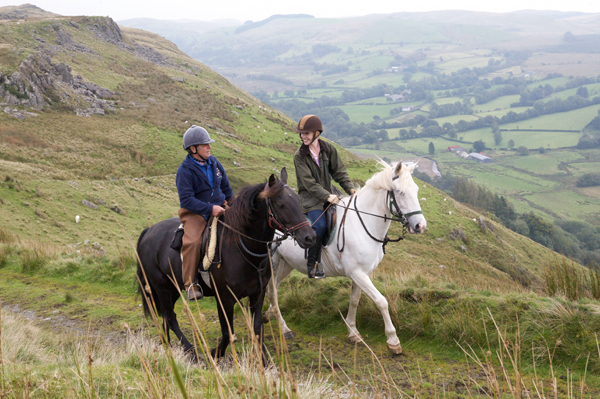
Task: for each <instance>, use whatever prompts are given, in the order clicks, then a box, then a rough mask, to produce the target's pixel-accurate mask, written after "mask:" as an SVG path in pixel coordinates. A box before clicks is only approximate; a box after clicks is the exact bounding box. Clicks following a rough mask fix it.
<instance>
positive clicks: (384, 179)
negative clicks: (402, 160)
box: [365, 160, 413, 191]
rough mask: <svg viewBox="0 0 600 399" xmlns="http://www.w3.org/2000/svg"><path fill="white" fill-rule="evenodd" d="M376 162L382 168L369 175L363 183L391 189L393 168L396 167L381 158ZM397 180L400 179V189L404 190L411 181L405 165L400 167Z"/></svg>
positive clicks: (367, 185)
mask: <svg viewBox="0 0 600 399" xmlns="http://www.w3.org/2000/svg"><path fill="white" fill-rule="evenodd" d="M377 164H378V165H379V166H380V167H381V168H383V169H382V170H381V171H379V172H377V173H375V174H374V175H373V176H371V178H370V179H369V180H367V182H366V183H365V187H371V188H374V189H383V190H391V189H392V188H393V178H394V170H395V169H396V168H395V167H394V166H392V165H390V164H388V163H387V162H385V161H383V160H379V161H378V162H377ZM398 180H399V181H400V191H404V190H405V188H406V187H408V185H409V184H410V182H411V181H413V180H412V176H411V174H410V171H409V169H408V168H407V167H406V166H403V167H402V169H400V177H399V178H398Z"/></svg>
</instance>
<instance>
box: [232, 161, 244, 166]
mask: <svg viewBox="0 0 600 399" xmlns="http://www.w3.org/2000/svg"><path fill="white" fill-rule="evenodd" d="M233 164H234V165H235V166H238V167H239V166H242V165H240V163H239V162H237V161H233Z"/></svg>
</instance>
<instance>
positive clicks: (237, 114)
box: [231, 111, 240, 116]
mask: <svg viewBox="0 0 600 399" xmlns="http://www.w3.org/2000/svg"><path fill="white" fill-rule="evenodd" d="M231 113H232V114H234V115H235V116H240V114H239V113H237V112H235V111H231Z"/></svg>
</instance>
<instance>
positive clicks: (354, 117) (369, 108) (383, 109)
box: [338, 100, 402, 123]
mask: <svg viewBox="0 0 600 399" xmlns="http://www.w3.org/2000/svg"><path fill="white" fill-rule="evenodd" d="M365 101H368V100H365ZM401 106H402V105H399V104H385V105H342V106H340V107H338V108H340V109H341V110H342V111H344V112H345V113H346V115H348V116H349V117H350V122H356V123H361V122H364V123H370V122H373V116H374V115H379V117H380V118H385V117H387V116H390V111H391V110H392V109H394V108H398V107H401Z"/></svg>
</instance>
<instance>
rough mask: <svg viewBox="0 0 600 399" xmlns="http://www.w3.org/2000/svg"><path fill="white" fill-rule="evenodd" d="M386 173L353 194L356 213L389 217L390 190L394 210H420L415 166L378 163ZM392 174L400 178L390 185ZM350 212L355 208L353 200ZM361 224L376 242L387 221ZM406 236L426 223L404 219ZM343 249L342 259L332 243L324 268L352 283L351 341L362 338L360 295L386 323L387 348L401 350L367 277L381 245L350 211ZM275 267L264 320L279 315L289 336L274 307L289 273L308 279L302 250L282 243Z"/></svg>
mask: <svg viewBox="0 0 600 399" xmlns="http://www.w3.org/2000/svg"><path fill="white" fill-rule="evenodd" d="M381 164H382V165H383V166H384V169H383V170H382V171H381V172H378V173H376V174H375V175H373V177H371V179H369V181H367V183H366V184H365V187H363V188H362V189H361V190H360V191H359V192H358V193H357V194H356V205H357V207H358V209H359V210H360V211H364V212H368V213H372V214H376V215H381V216H384V215H387V216H388V217H390V216H391V214H390V211H389V208H388V204H387V203H386V195H387V192H388V190H393V191H394V194H395V197H396V201H397V202H398V206H399V207H400V210H401V211H402V212H403V213H410V212H415V211H420V210H421V205H420V202H419V197H418V191H419V187H418V186H417V184H416V183H415V182H414V181H413V179H412V176H411V173H412V171H413V170H414V168H415V166H416V164H413V165H410V166H407V165H403V166H400V167H396V168H394V167H392V166H390V165H388V164H386V163H384V162H381ZM396 173H399V177H398V178H397V179H395V180H393V177H394V176H395V174H396ZM340 205H342V206H348V205H350V203H349V197H345V198H343V199H342V201H341V203H340ZM342 206H338V207H337V213H338V215H337V220H338V229H339V222H340V221H341V220H342V216H343V212H344V208H343V207H342ZM351 209H354V201H353V204H352V207H351ZM361 216H362V219H363V222H364V224H365V226H366V228H367V229H368V231H369V232H370V233H371V235H373V236H374V237H377V238H378V239H383V237H385V235H386V233H387V231H388V229H389V227H390V224H391V221H390V220H389V219H388V220H383V219H381V218H377V217H373V216H369V215H366V214H362V215H361ZM408 221H409V225H410V231H411V233H412V232H414V231H418V232H421V233H422V232H423V231H424V230H425V228H426V226H427V221H426V220H425V217H424V216H423V215H422V214H416V215H412V216H410V217H409V218H408ZM345 235H346V245H345V249H344V251H343V252H342V254H341V256H340V253H339V251H338V249H337V245H336V239H334V241H333V243H332V245H329V246H328V247H325V248H323V252H322V256H321V257H322V263H321V264H322V266H323V269H324V271H325V275H326V276H327V277H348V278H350V279H352V293H351V295H350V306H349V309H348V315H347V316H346V323H347V324H348V330H349V338H350V339H351V340H356V339H358V337H360V333H359V332H358V329H357V328H356V310H357V308H358V302H359V300H360V293H361V291H364V292H365V293H366V294H367V295H368V296H369V297H370V298H371V299H372V300H373V301H374V302H375V304H376V305H377V308H378V309H379V311H380V312H381V315H382V317H383V321H384V324H385V334H386V336H387V344H388V347H390V349H391V348H392V347H394V348H395V350H397V347H399V345H400V340H399V339H398V336H397V335H396V328H395V327H394V325H393V323H392V320H391V317H390V313H389V306H388V302H387V300H386V299H385V297H384V296H383V295H382V294H381V293H380V292H379V291H378V290H377V288H376V287H375V286H374V285H373V282H372V281H371V279H370V278H369V274H370V273H371V272H372V271H373V270H374V269H375V268H376V267H377V265H379V263H380V262H381V260H382V259H383V250H382V246H381V243H379V242H376V241H374V240H372V239H371V238H370V237H369V235H368V234H367V232H366V231H365V229H364V228H363V226H362V223H361V222H360V220H359V218H358V216H357V214H356V212H354V211H353V210H349V211H348V213H347V215H346V226H345ZM336 238H337V237H336ZM273 264H274V266H275V267H276V271H275V273H274V275H273V278H274V286H275V290H273V284H269V289H268V295H269V300H270V302H271V305H270V307H269V310H268V311H267V312H266V313H265V317H267V318H268V319H272V318H274V317H276V316H279V317H278V319H279V323H280V324H281V329H282V331H283V333H284V334H286V333H289V332H291V331H290V329H289V328H288V327H287V325H286V323H285V320H284V319H283V316H282V315H281V312H279V309H278V307H277V303H278V302H277V291H276V288H277V286H278V285H279V283H280V282H281V281H282V280H283V279H285V278H286V277H287V276H288V275H289V274H290V272H291V271H292V270H293V269H296V270H298V271H299V272H301V273H304V274H307V270H306V259H304V250H303V249H301V248H300V247H298V246H297V245H295V244H294V242H293V241H292V240H291V239H288V240H286V241H284V242H283V243H282V245H281V246H280V247H279V248H278V249H277V251H276V252H275V254H274V256H273Z"/></svg>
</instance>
